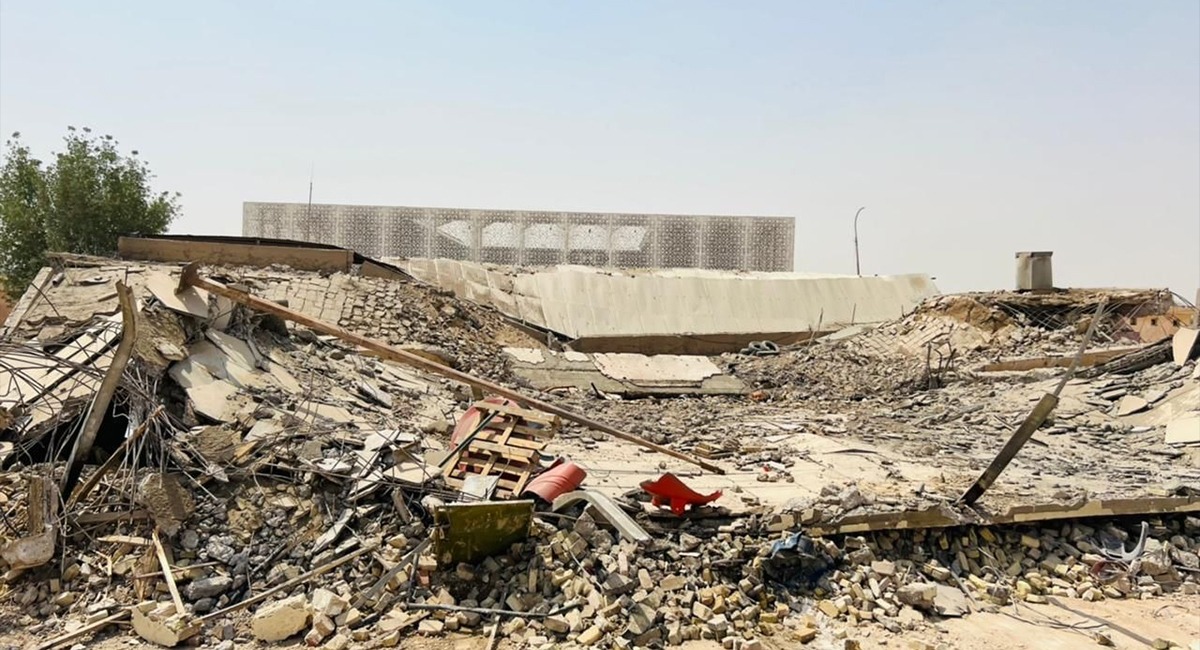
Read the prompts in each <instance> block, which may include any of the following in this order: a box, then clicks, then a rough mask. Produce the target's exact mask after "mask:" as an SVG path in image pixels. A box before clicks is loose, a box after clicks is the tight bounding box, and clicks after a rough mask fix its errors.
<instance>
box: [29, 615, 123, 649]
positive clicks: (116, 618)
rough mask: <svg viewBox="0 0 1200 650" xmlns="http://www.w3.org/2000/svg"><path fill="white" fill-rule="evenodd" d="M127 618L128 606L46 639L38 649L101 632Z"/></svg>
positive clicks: (48, 647)
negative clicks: (76, 628) (93, 621)
mask: <svg viewBox="0 0 1200 650" xmlns="http://www.w3.org/2000/svg"><path fill="white" fill-rule="evenodd" d="M127 618H129V608H128V607H126V608H125V609H122V610H121V611H119V612H117V613H116V614H113V615H112V616H109V617H108V618H102V619H100V620H98V621H96V622H95V623H91V624H88V625H85V626H83V627H81V628H79V629H78V630H74V631H71V632H67V633H66V634H60V635H58V636H56V637H54V638H53V639H50V640H48V641H46V642H45V643H43V644H42V645H39V646H37V648H36V650H50V648H54V647H57V646H60V645H62V644H64V643H66V642H68V641H74V640H75V639H78V638H79V637H81V636H87V635H89V634H91V633H93V632H99V631H100V630H103V629H104V628H106V627H108V626H109V625H112V624H114V623H119V622H121V621H123V620H125V619H127Z"/></svg>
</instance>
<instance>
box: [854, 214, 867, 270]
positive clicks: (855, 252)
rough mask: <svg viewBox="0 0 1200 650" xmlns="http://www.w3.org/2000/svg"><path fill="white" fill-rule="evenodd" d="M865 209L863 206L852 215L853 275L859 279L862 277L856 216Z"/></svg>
mask: <svg viewBox="0 0 1200 650" xmlns="http://www.w3.org/2000/svg"><path fill="white" fill-rule="evenodd" d="M866 209H867V208H866V206H863V207H861V208H859V209H858V212H855V213H854V273H855V274H857V275H858V276H859V277H862V265H861V264H859V262H858V215H860V214H862V211H863V210H866Z"/></svg>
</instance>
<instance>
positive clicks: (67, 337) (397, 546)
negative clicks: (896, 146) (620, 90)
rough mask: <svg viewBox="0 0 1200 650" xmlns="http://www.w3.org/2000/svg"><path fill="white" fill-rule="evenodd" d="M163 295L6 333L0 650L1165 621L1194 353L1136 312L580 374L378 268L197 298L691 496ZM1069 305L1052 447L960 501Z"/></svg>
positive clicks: (959, 326) (525, 335)
mask: <svg viewBox="0 0 1200 650" xmlns="http://www.w3.org/2000/svg"><path fill="white" fill-rule="evenodd" d="M289 254H290V255H303V254H304V253H303V249H297V250H293V251H291V252H290V253H289ZM180 270H181V268H180V265H178V264H169V263H151V262H145V261H140V260H132V259H130V260H116V259H99V258H86V257H79V256H60V257H59V258H57V263H56V266H55V267H53V268H48V269H46V270H45V271H43V273H42V274H41V275H40V276H39V280H38V290H37V291H36V292H32V290H31V292H32V293H31V294H27V296H25V297H23V299H22V300H20V301H18V305H17V307H16V312H15V313H14V314H13V316H12V318H10V319H9V321H8V322H7V323H6V328H5V331H6V332H7V334H6V336H5V338H4V340H3V341H0V432H2V436H0V461H2V463H3V469H4V471H3V472H2V473H0V515H2V517H0V571H2V572H3V577H2V579H0V617H2V618H0V620H4V621H5V623H6V625H5V627H4V629H7V630H11V632H0V641H4V642H6V643H9V644H11V645H18V646H28V647H40V648H44V649H46V650H49V648H53V647H64V648H65V647H69V646H70V645H72V644H74V643H85V644H86V643H88V642H89V641H90V640H94V639H99V638H101V637H104V636H108V635H127V634H135V635H138V636H139V637H140V638H141V639H143V640H145V641H147V642H151V643H155V644H158V645H162V646H173V645H177V644H178V645H183V644H189V643H199V644H201V645H205V646H221V645H222V644H224V648H229V647H230V646H233V645H236V647H242V644H243V643H245V642H249V641H250V640H251V639H254V640H255V641H254V642H255V643H260V644H267V645H270V644H275V643H284V642H286V643H294V642H303V643H305V644H306V645H308V646H313V647H324V648H331V649H334V650H346V649H350V648H364V649H365V648H376V647H381V646H382V647H387V646H392V645H397V644H399V643H400V642H401V641H402V640H403V639H404V638H405V637H407V636H410V635H438V636H441V635H453V634H466V635H479V636H481V637H485V636H488V635H489V634H491V633H492V632H493V628H492V626H496V627H495V630H494V631H495V635H496V636H497V637H499V638H500V639H502V640H505V642H507V643H509V644H511V645H512V647H532V648H557V647H586V646H591V647H611V648H632V647H651V648H657V647H671V646H676V645H680V644H682V643H683V642H685V641H688V640H698V641H711V642H714V643H716V642H719V643H721V644H722V645H724V647H727V648H740V649H741V650H753V649H754V648H762V647H771V646H774V645H782V646H794V645H797V644H804V643H810V642H816V640H817V639H826V640H829V642H834V641H836V642H837V643H838V644H839V646H840V644H841V642H842V640H843V639H844V640H845V642H846V643H847V647H850V645H849V644H850V643H851V642H854V643H857V642H858V640H859V639H865V638H867V637H870V638H873V639H876V640H878V639H888V638H892V637H900V638H902V639H904V640H905V641H907V642H909V643H910V644H916V643H918V642H920V643H926V642H925V641H924V640H925V639H932V640H933V641H932V642H930V643H929V644H928V646H921V647H935V646H936V643H937V638H938V632H937V631H936V629H937V628H936V627H935V626H936V624H937V622H938V621H941V620H945V619H949V618H955V617H961V616H972V615H976V614H979V613H981V612H989V611H996V610H997V609H998V608H1012V607H1016V606H1018V605H1020V606H1022V607H1038V606H1041V605H1043V604H1046V606H1049V605H1048V603H1051V602H1053V601H1055V600H1056V599H1068V600H1069V599H1077V600H1082V601H1090V602H1096V601H1106V600H1111V601H1116V602H1125V601H1129V600H1141V599H1161V601H1162V602H1163V603H1164V604H1167V603H1180V602H1183V603H1186V602H1188V600H1187V599H1190V601H1191V602H1193V603H1194V602H1195V597H1196V596H1197V595H1198V594H1200V555H1198V553H1200V518H1198V517H1197V511H1200V496H1198V494H1197V489H1198V488H1200V412H1198V411H1197V408H1198V407H1200V370H1198V364H1197V361H1196V359H1195V357H1196V355H1197V353H1200V349H1197V347H1196V338H1197V337H1196V336H1195V329H1194V325H1195V321H1189V315H1191V317H1194V313H1195V312H1194V310H1191V311H1189V310H1188V309H1185V308H1182V307H1181V306H1179V305H1176V304H1175V303H1174V301H1173V300H1172V299H1171V298H1170V296H1169V295H1167V294H1165V293H1164V292H1158V291H1117V290H1106V291H1082V290H1071V291H1062V292H1055V293H1050V294H1044V295H1041V296H1040V297H1039V295H1038V294H1029V293H1011V292H997V293H988V294H969V295H959V296H934V297H931V298H929V299H927V300H924V301H923V302H921V303H920V304H919V305H917V306H915V307H914V309H912V310H911V312H910V313H908V314H907V315H905V316H903V317H900V318H897V319H893V320H890V321H887V322H885V323H882V324H878V325H875V326H870V325H862V324H859V325H852V326H848V327H845V328H843V329H841V330H840V331H838V332H835V333H832V334H829V335H827V336H824V337H821V338H816V339H814V340H804V341H802V342H800V343H797V344H792V345H783V346H778V345H774V346H772V345H751V346H746V347H745V348H744V349H742V350H740V351H732V352H726V353H724V354H720V355H715V356H711V357H697V356H690V355H652V356H646V355H641V354H631V353H624V352H621V353H616V352H611V351H593V352H589V353H581V352H578V351H576V350H573V349H571V348H570V342H569V340H568V338H569V337H566V336H563V334H564V333H563V332H547V331H546V330H545V329H543V328H544V325H545V324H544V323H533V322H517V321H514V320H510V319H509V318H507V317H506V316H504V315H503V314H502V313H500V312H499V311H496V310H494V309H492V308H490V307H487V306H482V305H479V304H475V303H473V302H469V301H466V300H462V299H459V298H456V297H453V295H452V294H451V293H450V292H449V291H448V290H447V288H445V287H438V286H431V285H429V284H425V283H423V282H418V281H415V280H412V279H404V276H403V275H402V274H400V273H397V274H396V275H395V276H394V278H395V279H383V278H373V277H363V276H360V275H356V274H354V273H353V272H351V273H345V272H333V273H331V272H307V271H297V270H294V269H290V268H285V267H282V266H278V265H270V266H267V267H264V268H252V267H222V266H210V267H207V268H205V269H204V270H203V273H204V277H207V278H213V279H214V280H216V281H219V282H221V283H222V284H223V286H225V287H229V288H231V289H232V290H234V291H240V292H246V293H248V294H250V295H253V296H258V297H261V298H264V299H267V300H270V301H274V302H275V303H277V304H279V305H284V306H286V307H287V308H288V309H290V310H295V311H297V312H300V313H302V314H303V315H304V316H305V317H307V318H311V319H316V320H319V321H322V322H324V323H327V324H330V325H335V326H338V327H342V328H345V329H348V330H350V331H351V332H354V333H357V334H360V335H364V336H367V337H370V338H372V339H374V340H378V341H381V342H384V343H387V344H388V345H391V346H394V347H398V348H400V349H403V350H406V351H411V352H413V353H415V354H419V355H421V357H422V358H424V359H428V360H429V361H431V362H432V363H434V364H438V365H444V366H448V367H453V368H455V369H457V370H458V371H461V372H464V373H467V374H469V375H472V376H475V377H480V378H486V379H488V380H490V381H493V382H498V383H500V384H501V385H503V386H506V387H513V388H516V389H519V391H520V392H523V393H528V394H529V395H531V396H537V397H538V398H539V399H541V400H544V401H545V402H547V403H549V404H553V405H555V406H556V407H561V408H564V409H570V410H572V411H573V412H577V413H584V414H586V415H587V416H588V417H589V418H591V419H592V420H595V421H597V422H602V423H605V424H607V425H609V426H612V427H616V428H619V429H621V430H623V431H627V432H631V433H633V434H636V435H638V436H640V437H641V438H644V439H645V440H646V441H648V442H649V443H653V444H656V445H666V446H667V447H669V448H670V449H672V450H675V451H677V452H679V453H680V454H682V455H684V456H685V457H687V456H691V457H696V458H700V459H703V460H704V461H705V462H707V463H714V464H716V465H718V466H719V468H720V469H721V470H722V471H723V472H724V473H714V472H706V471H703V470H701V469H699V468H698V467H697V466H696V465H694V464H691V463H688V462H685V461H684V460H681V459H679V458H675V457H672V456H668V455H665V454H662V453H655V452H654V451H653V449H651V448H647V447H642V446H638V445H635V444H631V443H630V442H628V441H624V440H620V439H616V438H612V437H609V436H607V435H605V434H603V433H600V432H598V431H594V430H591V429H588V428H584V427H583V426H580V425H578V424H575V423H572V422H570V421H567V420H560V419H558V418H554V417H551V416H550V415H549V414H546V413H542V412H538V411H536V410H535V409H530V408H528V407H527V405H521V404H519V403H511V402H506V401H504V400H499V399H496V398H493V397H491V396H489V395H484V394H480V393H478V392H477V391H474V390H472V389H471V388H470V387H469V386H467V385H465V384H462V383H459V382H456V381H452V380H450V379H447V378H446V377H445V376H443V375H440V374H435V373H432V372H426V371H423V370H418V369H416V368H414V367H411V366H408V365H402V364H400V363H397V362H396V361H389V360H385V359H382V358H379V357H376V356H372V355H369V354H366V353H365V352H364V351H363V350H361V349H358V348H356V347H355V346H353V345H350V344H349V343H347V342H346V341H344V340H342V339H341V338H339V337H338V336H332V335H326V334H321V333H319V332H317V331H314V330H312V329H309V328H307V327H304V326H301V325H297V324H296V323H292V322H286V321H284V320H282V319H280V318H278V317H276V316H272V315H267V314H264V313H262V312H259V311H255V310H251V309H249V308H247V307H245V306H243V305H241V304H238V303H235V302H233V301H232V300H230V299H228V298H226V297H223V296H221V295H217V294H214V293H208V292H206V291H204V290H203V289H199V288H196V287H194V286H192V287H183V288H181V287H180ZM118 282H121V283H124V284H127V285H128V286H129V288H130V291H131V292H132V297H133V299H134V300H133V302H132V303H131V304H132V305H133V306H132V309H133V310H134V311H135V313H136V321H135V326H134V327H132V328H131V327H129V326H128V325H127V324H126V323H124V322H123V318H122V316H123V315H125V314H123V312H122V309H121V306H120V304H119V301H118V294H119V292H120V289H119V286H120V285H118ZM543 299H544V300H548V299H552V296H543ZM1101 302H1102V303H1103V304H1104V305H1105V306H1104V307H1103V308H1101V313H1102V317H1101V319H1100V320H1099V321H1098V322H1097V323H1096V326H1095V328H1094V331H1095V338H1094V341H1095V344H1094V345H1091V346H1089V348H1088V350H1087V352H1086V354H1084V355H1083V356H1082V357H1080V359H1081V361H1080V364H1081V365H1082V366H1083V369H1082V370H1081V371H1080V372H1079V373H1078V376H1077V377H1076V378H1074V379H1072V380H1071V381H1069V382H1068V383H1067V384H1066V386H1065V388H1064V390H1063V391H1062V394H1061V398H1060V400H1059V402H1058V404H1057V406H1056V408H1055V410H1054V411H1053V413H1052V414H1051V416H1050V418H1049V419H1048V420H1047V421H1046V422H1045V423H1044V424H1042V426H1041V427H1040V428H1039V429H1038V430H1037V432H1036V434H1035V436H1034V437H1033V439H1032V440H1031V442H1030V443H1029V444H1028V445H1026V446H1025V448H1024V449H1022V450H1021V452H1020V453H1019V455H1017V457H1016V458H1015V459H1014V461H1013V463H1012V464H1011V465H1010V466H1009V467H1008V468H1007V469H1005V471H1004V472H1003V474H1002V475H1001V476H1000V478H999V480H998V481H997V482H996V483H995V484H994V485H993V486H992V487H991V488H990V489H989V490H988V491H987V492H986V493H985V494H984V495H983V497H982V498H981V499H980V500H979V502H978V503H977V504H976V506H975V507H973V508H971V507H966V506H964V505H962V504H960V503H958V502H957V500H958V497H959V495H960V494H961V493H962V491H963V490H964V489H965V488H966V487H967V486H968V485H970V484H971V482H972V481H973V480H975V478H976V477H977V476H978V475H979V472H980V471H981V470H982V469H983V467H985V466H986V465H987V464H988V463H989V462H990V461H991V460H992V458H993V457H994V456H995V455H996V452H997V451H998V450H999V448H1000V446H1001V445H1002V444H1003V443H1004V441H1005V440H1006V439H1007V438H1008V437H1009V436H1010V435H1011V433H1012V430H1013V429H1014V428H1015V427H1016V426H1017V425H1018V424H1019V423H1020V422H1021V421H1022V419H1024V418H1025V417H1026V415H1028V413H1029V411H1030V409H1031V408H1032V407H1033V404H1034V403H1035V402H1036V401H1037V400H1038V399H1039V397H1040V396H1041V395H1043V394H1045V393H1047V392H1050V391H1051V390H1053V387H1054V386H1055V385H1056V384H1057V382H1058V380H1059V378H1060V377H1061V376H1062V373H1063V371H1064V368H1065V365H1066V364H1065V363H1064V360H1067V361H1069V360H1070V358H1071V357H1073V356H1074V355H1075V353H1076V351H1077V348H1078V346H1079V343H1080V340H1081V337H1082V336H1083V334H1084V330H1086V329H1087V326H1088V325H1090V324H1091V323H1090V322H1089V321H1088V319H1089V318H1090V315H1091V314H1092V313H1093V312H1094V311H1095V309H1096V306H1097V305H1098V304H1100V303H1101ZM1147 318H1156V319H1163V320H1160V321H1156V326H1155V329H1153V331H1152V330H1150V329H1147V327H1146V322H1147V321H1146V320H1145V319H1147ZM1164 321H1166V322H1169V325H1165V326H1164V325H1162V323H1163V322H1164ZM1167 330H1170V331H1167ZM130 332H135V333H134V334H132V336H133V338H134V340H133V343H132V345H131V346H130V345H127V346H126V347H127V349H128V350H129V351H130V359H129V362H128V364H126V365H125V366H124V367H123V368H122V367H121V366H120V365H119V364H116V365H114V359H119V358H120V356H121V342H122V341H123V340H125V336H126V334H127V333H130ZM564 343H565V345H564ZM114 368H116V370H114ZM113 373H116V374H115V375H114V374H113ZM106 376H118V377H119V379H120V381H119V384H118V386H117V390H116V391H115V392H114V394H113V395H112V396H111V399H110V400H108V401H107V402H106V404H107V406H106V407H104V408H103V410H102V412H98V413H95V414H94V415H95V417H93V418H92V420H93V421H95V422H98V423H99V426H98V428H97V429H96V435H95V439H94V442H93V443H92V445H91V448H90V449H86V450H85V449H83V448H82V447H81V444H80V440H81V436H80V431H81V429H82V428H83V425H84V422H85V421H87V420H88V416H89V413H90V412H91V411H92V409H93V408H94V407H93V405H97V404H101V403H102V402H101V400H97V399H96V395H97V393H98V392H99V391H100V388H101V386H102V384H103V383H104V379H105V377H106ZM73 451H74V452H77V453H75V454H74V455H75V457H76V460H75V461H74V463H72V462H71V461H70V459H71V457H72V455H73ZM546 470H549V471H546ZM538 477H544V479H543V480H542V481H541V482H540V483H539V484H538V485H537V486H536V489H534V490H532V491H528V490H526V489H525V488H526V487H528V486H530V485H531V484H532V483H533V482H534V481H535V480H536V479H537V478H538ZM655 501H657V502H658V503H657V505H656V503H655ZM1173 598H1183V599H1185V600H1172V599H1173ZM120 622H128V623H129V624H130V625H131V626H132V627H131V630H132V631H125V630H123V629H122V628H119V627H116V626H114V624H115V623H120ZM1089 629H1091V628H1089ZM1093 632H1094V633H1095V634H1097V635H1100V636H1103V637H1105V638H1109V637H1114V638H1118V637H1119V635H1120V631H1119V630H1116V629H1114V628H1105V627H1104V626H1095V628H1094V629H1093V630H1091V631H1089V634H1091V633H1093ZM8 635H24V636H13V637H12V638H11V639H9V638H7V636H8ZM1110 640H1111V639H1110ZM1159 640H1160V639H1156V641H1159ZM1172 640H1174V641H1176V642H1177V643H1182V642H1185V641H1186V639H1182V638H1180V639H1172ZM1162 641H1164V642H1165V641H1166V640H1162ZM914 647H916V646H915V645H914ZM224 648H223V650H224Z"/></svg>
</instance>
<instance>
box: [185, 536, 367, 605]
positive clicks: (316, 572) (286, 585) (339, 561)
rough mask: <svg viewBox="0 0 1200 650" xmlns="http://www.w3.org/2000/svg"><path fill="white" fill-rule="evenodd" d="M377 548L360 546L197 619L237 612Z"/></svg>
mask: <svg viewBox="0 0 1200 650" xmlns="http://www.w3.org/2000/svg"><path fill="white" fill-rule="evenodd" d="M375 548H376V547H375V546H374V545H372V546H365V547H363V548H360V549H358V550H357V551H355V552H353V553H351V554H349V555H343V556H342V557H340V558H338V559H336V560H334V561H332V562H330V563H328V564H325V565H322V566H319V567H317V568H315V569H313V570H312V571H309V572H308V573H305V574H303V575H299V576H296V577H295V578H292V579H291V580H288V581H287V582H285V583H283V584H281V585H278V586H276V587H272V588H270V589H268V590H266V591H263V592H260V593H259V594H258V595H256V596H253V597H250V598H247V599H246V600H243V601H242V602H240V603H235V604H233V605H230V606H229V607H226V608H225V609H219V610H217V611H215V612H212V613H209V614H206V615H204V616H201V617H200V618H199V619H197V620H199V621H200V622H204V621H210V620H212V619H214V618H220V617H222V616H224V615H226V614H228V613H230V612H236V611H237V610H239V609H242V608H245V607H249V606H250V605H253V604H254V603H257V602H260V601H263V600H266V599H267V598H270V597H271V595H272V594H275V593H278V592H280V591H283V590H284V589H291V588H292V587H295V586H296V585H298V584H301V583H304V582H307V581H309V580H312V579H313V578H315V577H317V576H319V575H321V574H323V573H328V572H329V571H332V570H334V569H336V568H338V567H340V566H342V565H343V564H345V563H347V562H349V561H350V560H353V559H356V558H358V557H361V556H363V555H365V554H367V553H370V552H371V551H373V550H375Z"/></svg>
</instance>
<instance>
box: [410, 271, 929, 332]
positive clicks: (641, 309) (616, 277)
mask: <svg viewBox="0 0 1200 650" xmlns="http://www.w3.org/2000/svg"><path fill="white" fill-rule="evenodd" d="M396 264H397V265H398V266H401V267H402V268H404V269H405V270H406V271H408V272H409V273H411V274H412V275H413V276H415V277H417V278H420V279H422V280H425V281H427V282H430V283H432V284H434V285H436V286H439V287H442V288H444V289H447V290H449V291H453V292H454V294H455V295H456V296H458V297H459V298H462V299H465V300H471V301H474V302H477V303H480V304H484V305H489V306H492V307H495V308H496V309H498V310H499V311H500V312H501V313H504V314H507V315H508V316H510V317H512V318H514V319H517V320H519V321H521V322H523V323H528V324H530V325H533V326H535V327H539V328H544V329H546V330H550V331H552V332H556V333H558V334H561V335H563V336H565V337H568V338H570V339H572V340H573V341H574V342H573V344H572V345H573V347H574V348H575V349H577V350H580V351H584V352H635V353H648V354H719V353H721V352H730V351H736V350H739V349H741V348H743V347H745V346H746V345H747V344H748V343H750V342H752V341H758V340H770V341H774V342H775V343H777V344H780V345H785V344H790V343H795V342H797V341H801V340H805V339H807V338H809V337H811V336H813V335H816V334H823V333H829V332H834V331H837V330H839V329H841V328H843V327H846V326H848V325H853V324H855V323H873V322H880V321H885V320H889V319H893V318H898V317H899V316H901V315H903V314H904V313H906V312H908V311H911V310H912V309H913V308H915V307H916V306H917V305H918V304H920V302H921V301H922V300H923V299H925V298H927V297H929V296H931V295H934V294H936V293H937V288H936V287H935V286H934V285H933V281H932V280H931V279H930V278H929V277H928V276H924V275H900V276H891V277H858V276H836V275H819V274H805V273H754V272H732V271H708V270H701V269H659V270H644V271H635V270H619V271H618V270H612V269H595V268H589V267H580V266H558V267H551V268H548V269H530V270H524V269H514V268H507V267H497V266H488V265H482V264H478V263H474V262H461V261H456V260H442V259H437V260H428V259H409V260H397V261H396ZM715 305H720V308H719V309H713V308H712V306H715Z"/></svg>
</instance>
